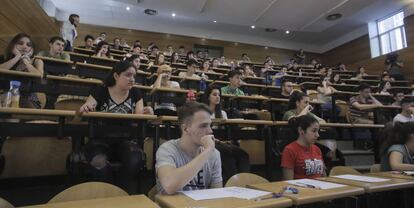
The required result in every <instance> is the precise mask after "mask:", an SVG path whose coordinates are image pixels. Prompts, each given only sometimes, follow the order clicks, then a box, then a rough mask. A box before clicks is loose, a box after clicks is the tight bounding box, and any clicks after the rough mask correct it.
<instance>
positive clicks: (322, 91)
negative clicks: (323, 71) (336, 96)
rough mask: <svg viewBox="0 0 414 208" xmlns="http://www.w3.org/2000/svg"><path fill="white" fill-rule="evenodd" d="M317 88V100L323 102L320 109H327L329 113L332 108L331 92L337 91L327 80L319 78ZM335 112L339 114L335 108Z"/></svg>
mask: <svg viewBox="0 0 414 208" xmlns="http://www.w3.org/2000/svg"><path fill="white" fill-rule="evenodd" d="M317 90H318V100H319V101H322V102H324V104H322V106H321V107H322V110H325V111H327V113H328V114H330V113H331V110H332V94H333V93H335V92H338V90H336V89H335V88H334V87H332V86H331V83H330V82H329V81H325V80H324V79H321V81H320V82H319V86H318V88H317ZM335 110H336V112H337V114H339V109H335Z"/></svg>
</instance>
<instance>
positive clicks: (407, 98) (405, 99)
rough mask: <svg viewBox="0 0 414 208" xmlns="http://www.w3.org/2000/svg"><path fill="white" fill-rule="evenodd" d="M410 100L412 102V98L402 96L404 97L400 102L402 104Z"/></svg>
mask: <svg viewBox="0 0 414 208" xmlns="http://www.w3.org/2000/svg"><path fill="white" fill-rule="evenodd" d="M412 102H414V101H413V99H412V98H410V97H404V98H403V99H402V100H401V102H400V104H401V105H402V104H404V103H412Z"/></svg>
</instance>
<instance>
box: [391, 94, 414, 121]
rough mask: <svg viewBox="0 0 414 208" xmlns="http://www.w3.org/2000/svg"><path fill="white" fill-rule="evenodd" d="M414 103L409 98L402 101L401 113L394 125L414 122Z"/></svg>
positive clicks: (395, 119)
mask: <svg viewBox="0 0 414 208" xmlns="http://www.w3.org/2000/svg"><path fill="white" fill-rule="evenodd" d="M413 114H414V102H413V101H412V100H411V99H409V98H404V99H402V100H401V113H399V114H397V115H396V116H395V117H394V119H393V123H394V124H395V123H397V122H399V123H407V122H414V115H413Z"/></svg>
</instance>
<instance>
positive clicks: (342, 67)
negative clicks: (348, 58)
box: [337, 63, 347, 71]
mask: <svg viewBox="0 0 414 208" xmlns="http://www.w3.org/2000/svg"><path fill="white" fill-rule="evenodd" d="M337 70H339V71H347V69H346V66H345V64H343V63H338V65H337Z"/></svg>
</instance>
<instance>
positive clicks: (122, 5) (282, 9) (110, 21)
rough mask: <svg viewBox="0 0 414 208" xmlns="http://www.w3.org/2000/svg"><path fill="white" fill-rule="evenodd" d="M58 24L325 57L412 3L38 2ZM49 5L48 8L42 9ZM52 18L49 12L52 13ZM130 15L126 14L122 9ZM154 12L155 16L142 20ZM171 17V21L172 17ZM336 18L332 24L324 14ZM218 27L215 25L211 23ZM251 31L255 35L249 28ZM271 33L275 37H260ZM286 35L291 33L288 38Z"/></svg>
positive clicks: (375, 0) (256, 0) (381, 0)
mask: <svg viewBox="0 0 414 208" xmlns="http://www.w3.org/2000/svg"><path fill="white" fill-rule="evenodd" d="M40 2H41V4H42V2H43V4H42V7H43V8H44V9H45V11H46V12H47V13H48V14H49V15H51V16H55V17H56V18H57V19H59V20H66V19H67V16H68V14H70V13H77V14H79V15H80V16H81V22H82V23H87V24H96V25H105V26H112V27H121V28H130V29H138V30H145V31H153V32H163V33H169V34H178V35H187V36H194V37H200V38H210V39H217V40H226V41H234V42H241V43H250V44H256V45H263V46H270V47H278V48H287V49H295V50H297V49H299V48H304V49H305V50H307V51H312V52H319V53H320V52H324V51H326V50H329V49H331V48H333V47H336V46H338V45H339V44H343V43H344V42H347V41H350V40H352V39H354V38H357V37H359V36H361V35H363V34H366V33H367V32H368V29H367V23H368V22H370V21H374V20H377V19H379V18H382V17H384V16H386V15H388V14H391V13H393V12H395V11H398V10H400V9H402V8H404V7H407V5H410V4H413V2H414V0H71V1H67V0H40ZM45 2H48V4H47V5H48V6H45V5H46V4H45ZM51 5H53V7H54V12H51V11H52V10H53V8H50V6H51ZM127 6H129V7H130V10H129V11H127V10H126V7H127ZM147 8H150V9H155V10H157V11H158V14H157V15H156V16H148V15H146V14H144V12H143V11H144V9H147ZM172 13H175V14H176V16H175V17H172V16H171V14H172ZM333 13H341V14H342V15H343V17H342V18H341V19H339V20H336V21H327V20H326V19H325V17H326V16H327V15H329V14H333ZM214 20H215V21H217V23H214V22H213V21H214ZM252 25H255V27H256V28H255V29H251V28H250V26H252ZM265 28H275V29H277V31H276V32H270V33H269V32H265V31H264V29H265ZM285 30H290V31H292V32H291V34H290V35H286V34H285V33H284V31H285Z"/></svg>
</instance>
